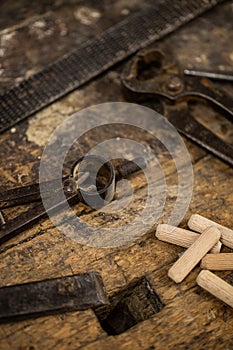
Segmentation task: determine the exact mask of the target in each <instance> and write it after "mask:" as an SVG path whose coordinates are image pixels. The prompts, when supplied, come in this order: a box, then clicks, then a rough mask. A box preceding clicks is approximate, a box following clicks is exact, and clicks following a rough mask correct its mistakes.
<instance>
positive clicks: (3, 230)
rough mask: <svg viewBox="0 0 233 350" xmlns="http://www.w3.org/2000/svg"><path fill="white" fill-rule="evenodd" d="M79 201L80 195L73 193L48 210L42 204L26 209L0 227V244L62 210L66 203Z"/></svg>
mask: <svg viewBox="0 0 233 350" xmlns="http://www.w3.org/2000/svg"><path fill="white" fill-rule="evenodd" d="M80 200H81V198H80V194H79V193H75V194H71V195H70V196H68V197H67V198H66V200H64V201H62V202H59V203H56V204H55V205H51V207H50V208H49V209H46V210H45V208H44V205H43V203H40V204H38V205H36V206H34V207H33V208H30V209H28V210H27V211H26V212H24V213H22V214H20V215H18V216H16V217H15V218H13V219H11V220H9V221H7V222H6V223H5V224H4V225H2V226H0V243H3V242H5V241H8V240H9V239H11V238H12V237H14V236H15V235H17V234H18V233H20V232H22V231H24V230H26V229H28V228H30V227H32V226H33V225H34V224H35V223H36V222H38V220H40V219H42V218H45V217H46V216H47V215H50V214H53V213H56V212H57V211H59V210H62V208H64V205H65V204H66V203H67V201H68V202H69V204H72V203H74V202H77V201H80Z"/></svg>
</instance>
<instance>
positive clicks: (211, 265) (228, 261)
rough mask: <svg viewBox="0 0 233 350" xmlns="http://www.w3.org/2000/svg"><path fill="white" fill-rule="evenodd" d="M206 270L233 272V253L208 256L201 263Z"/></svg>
mask: <svg viewBox="0 0 233 350" xmlns="http://www.w3.org/2000/svg"><path fill="white" fill-rule="evenodd" d="M201 268H202V269H206V270H228V271H229V270H233V253H221V254H218V255H216V254H207V255H206V256H204V258H203V259H202V261H201Z"/></svg>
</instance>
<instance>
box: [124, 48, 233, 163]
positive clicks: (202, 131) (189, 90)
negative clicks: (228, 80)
mask: <svg viewBox="0 0 233 350" xmlns="http://www.w3.org/2000/svg"><path fill="white" fill-rule="evenodd" d="M153 69H154V70H153ZM122 84H123V88H124V91H125V94H126V97H127V98H128V99H130V100H131V101H141V102H145V101H146V100H150V101H152V106H153V101H157V102H158V101H159V102H161V103H162V107H163V112H164V114H165V116H166V117H167V118H168V119H169V121H170V122H171V123H172V124H173V125H174V126H175V127H176V128H177V129H178V131H180V132H181V133H182V134H184V135H185V136H187V137H188V138H190V139H191V140H193V141H195V142H196V143H198V144H199V145H200V146H202V147H204V148H205V149H207V150H208V151H211V152H212V153H213V154H214V155H216V156H218V157H219V158H221V159H222V160H224V161H226V162H227V163H228V164H230V165H231V166H233V147H232V146H231V145H230V144H228V143H226V142H224V141H223V140H222V139H220V138H219V137H217V135H215V134H214V133H213V132H211V131H210V130H209V129H207V128H206V127H204V126H203V125H202V124H201V123H199V122H198V121H197V120H196V119H195V118H194V117H193V116H192V115H191V113H190V110H189V103H190V101H193V100H201V101H204V102H207V103H210V104H211V105H212V106H214V107H216V108H217V109H218V110H219V111H220V112H221V113H222V114H223V116H224V117H226V118H227V119H229V120H230V121H232V122H233V99H232V98H231V97H230V96H227V95H226V93H224V92H223V91H221V90H220V89H218V88H217V87H216V85H215V84H214V83H213V82H212V81H211V80H209V79H206V78H203V77H198V76H195V77H189V76H187V72H186V74H184V72H183V71H182V70H181V69H180V67H179V64H178V63H177V62H176V61H175V60H174V57H173V55H172V54H171V53H166V54H165V53H164V52H163V51H161V50H158V49H153V48H152V49H145V50H142V51H141V52H139V53H138V54H137V55H136V56H135V57H134V58H133V59H132V60H131V61H130V62H129V63H128V65H127V66H126V68H125V69H124V71H123V73H122Z"/></svg>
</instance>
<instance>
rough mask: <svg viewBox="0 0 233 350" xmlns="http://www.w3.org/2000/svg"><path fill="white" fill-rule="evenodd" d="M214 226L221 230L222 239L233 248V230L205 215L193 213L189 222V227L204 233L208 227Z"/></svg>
mask: <svg viewBox="0 0 233 350" xmlns="http://www.w3.org/2000/svg"><path fill="white" fill-rule="evenodd" d="M210 226H214V227H216V228H218V229H219V230H220V232H221V241H222V243H223V244H224V245H226V246H227V247H229V248H231V249H233V230H231V229H229V228H228V227H225V226H223V225H220V224H217V223H216V222H214V221H212V220H209V219H207V218H205V217H204V216H201V215H198V214H193V215H192V216H191V217H190V219H189V222H188V227H189V228H191V230H194V231H197V232H200V233H202V232H203V231H204V230H205V229H206V228H207V227H210Z"/></svg>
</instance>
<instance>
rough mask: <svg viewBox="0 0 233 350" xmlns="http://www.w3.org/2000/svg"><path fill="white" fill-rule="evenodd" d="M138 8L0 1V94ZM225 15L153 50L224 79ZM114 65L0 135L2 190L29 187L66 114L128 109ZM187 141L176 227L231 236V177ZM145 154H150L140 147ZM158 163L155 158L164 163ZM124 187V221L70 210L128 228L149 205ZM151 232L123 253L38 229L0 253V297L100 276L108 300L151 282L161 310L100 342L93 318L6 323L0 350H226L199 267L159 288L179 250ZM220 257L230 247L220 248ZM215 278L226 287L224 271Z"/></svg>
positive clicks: (215, 303) (227, 50) (226, 337)
mask: <svg viewBox="0 0 233 350" xmlns="http://www.w3.org/2000/svg"><path fill="white" fill-rule="evenodd" d="M138 6H140V1H134V0H129V1H127V2H126V1H121V0H119V1H114V2H112V1H108V0H107V1H103V2H100V3H99V2H95V1H91V0H88V1H85V2H84V1H63V0H61V1H49V2H48V1H41V2H38V3H37V4H33V5H32V2H30V1H27V0H20V1H17V2H13V1H9V2H3V3H2V4H0V13H1V18H0V56H1V62H0V92H1V93H2V92H3V91H5V89H7V88H9V87H10V86H12V85H14V84H15V83H17V82H19V81H20V80H21V79H23V78H25V77H28V76H30V75H31V74H33V73H34V72H36V71H39V70H40V69H41V68H43V67H45V66H46V65H47V64H49V63H50V62H53V61H54V60H55V59H56V58H58V57H60V56H61V55H63V54H64V53H66V52H67V51H69V50H71V48H72V47H74V46H77V45H79V44H80V43H82V42H84V41H85V40H86V39H88V38H91V37H92V36H93V34H97V33H100V32H101V31H103V30H104V29H105V28H108V27H109V26H110V25H112V24H114V23H116V22H117V21H119V20H120V19H122V18H124V17H125V16H127V15H128V14H129V13H130V12H132V11H134V10H136V9H137V8H138ZM232 11H233V7H232V3H231V2H229V1H228V2H226V3H225V4H224V5H221V7H220V6H219V7H217V8H216V9H214V10H212V11H210V12H209V13H208V14H205V15H204V16H202V17H201V18H199V19H196V20H194V21H193V22H191V23H189V24H188V25H187V26H185V27H183V28H182V29H180V30H179V31H177V32H176V33H173V34H172V35H170V36H169V37H166V39H164V41H163V43H161V45H164V46H166V45H167V46H168V45H169V46H170V47H171V48H172V49H173V51H174V52H176V54H177V57H178V58H179V60H180V61H181V62H182V64H183V65H187V66H188V65H189V66H190V65H196V66H198V67H203V68H207V69H208V68H210V69H216V68H218V69H222V70H224V69H225V70H232V65H233V51H232V49H233V48H232V42H233V37H232V14H233V13H232ZM123 66H124V65H123V64H122V65H119V66H117V67H115V68H114V69H112V70H111V71H109V72H108V73H106V74H104V75H103V76H101V77H99V78H98V79H95V80H94V81H92V82H91V83H89V84H87V85H85V86H84V87H83V88H81V89H78V90H76V91H74V92H72V93H70V94H69V95H67V96H66V97H64V98H62V99H61V100H59V101H58V102H56V103H53V104H52V105H51V106H49V107H47V108H45V109H44V110H42V111H41V112H39V113H37V114H36V115H34V116H32V117H31V118H30V119H28V120H26V121H24V122H22V123H20V124H19V125H17V126H15V127H14V128H12V129H11V130H9V131H7V132H5V133H4V134H2V135H0V150H1V158H0V181H1V188H2V189H7V188H13V187H16V186H21V185H22V184H23V185H25V184H29V183H31V182H33V181H36V180H38V168H39V164H40V157H41V155H42V152H43V147H44V146H45V145H46V142H47V140H48V138H49V136H50V134H51V133H52V131H53V130H54V129H55V127H56V126H57V125H58V124H59V123H61V122H62V121H63V120H64V119H65V118H66V117H67V116H69V115H71V114H72V113H74V112H76V111H79V110H80V109H82V108H85V107H88V106H91V105H94V104H99V103H103V102H109V101H125V99H124V97H123V95H122V92H121V86H120V72H121V70H122V68H123ZM225 89H227V90H228V92H229V93H232V91H233V90H232V88H231V87H230V86H229V85H225ZM232 96H233V94H232ZM193 113H194V114H195V115H197V116H199V118H200V116H201V117H202V119H203V122H204V123H205V124H206V125H209V126H211V127H212V128H214V130H215V132H216V133H217V134H219V135H221V136H223V137H224V138H225V140H227V141H229V142H232V140H233V130H232V125H231V124H230V123H228V122H227V121H225V120H224V119H222V118H221V117H220V116H219V115H218V114H217V112H213V111H212V110H211V109H210V108H209V107H207V106H205V105H199V106H196V107H195V108H193ZM113 133H115V134H114V136H115V137H117V136H119V135H120V136H121V137H122V136H124V137H127V136H128V130H123V131H122V130H120V129H117V128H116V129H115V130H114V131H113ZM102 136H103V135H102ZM106 136H107V135H106ZM184 140H185V143H186V145H187V148H188V150H189V152H190V155H191V159H192V162H193V170H194V191H193V197H192V201H191V204H190V207H189V210H188V212H187V213H186V216H185V218H184V219H183V221H182V223H181V226H182V227H186V223H187V220H188V218H189V217H190V215H191V214H192V213H198V214H201V215H203V216H206V217H208V218H210V219H212V220H214V221H217V222H218V223H220V224H222V225H225V226H228V227H231V228H232V227H233V215H232V214H233V209H232V200H233V193H232V188H233V180H232V175H233V171H232V169H231V168H230V167H229V166H228V165H227V164H225V163H223V162H222V161H220V160H219V159H217V158H215V157H213V156H212V155H210V154H208V153H207V152H206V151H204V150H203V149H201V148H200V147H198V146H196V145H194V144H193V143H191V142H190V141H187V140H186V139H184ZM94 141H95V140H93V138H87V139H85V140H83V143H81V146H80V152H85V149H86V148H88V147H91V146H92V145H93V142H94ZM145 144H146V145H147V146H148V147H150V146H151V148H152V149H153V147H152V146H153V145H150V144H149V141H148V140H147V141H146V142H145ZM155 146H156V145H154V147H155ZM162 158H163V155H161V158H160V159H161V161H163V159H162ZM166 164H167V165H166ZM163 167H164V172H165V174H166V179H167V182H168V186H170V187H169V191H168V197H167V202H166V206H165V209H164V213H163V216H162V217H161V219H160V220H159V222H166V220H167V218H168V217H169V213H170V211H171V208H172V205H173V204H174V193H176V191H175V188H176V174H175V172H174V167H172V166H171V164H170V162H169V160H167V159H165V160H164V163H163ZM131 180H132V183H133V187H134V189H135V193H136V199H135V202H134V203H133V204H132V207H131V210H125V213H124V215H123V217H119V216H118V215H115V216H114V215H110V214H105V215H103V213H96V212H93V211H91V212H90V211H89V210H88V208H87V207H86V206H85V205H82V207H81V209H80V207H79V208H78V209H77V210H78V211H79V213H80V215H82V216H83V217H84V218H85V220H86V221H87V222H88V221H89V222H91V223H93V222H96V224H99V225H102V226H103V227H104V226H105V225H106V226H107V227H111V225H112V227H114V226H116V225H118V224H119V223H121V224H122V223H124V222H128V221H130V215H131V214H132V213H133V212H134V213H137V211H138V210H140V209H141V206H142V204H143V203H142V202H143V200H142V199H143V198H144V197H145V196H146V182H145V178H144V177H143V176H142V175H138V176H136V175H135V176H132V179H131ZM20 210H22V208H18V209H13V210H9V209H7V210H6V211H5V215H6V218H7V219H10V218H11V217H12V216H14V215H16V214H17V213H18V212H19V211H20ZM155 230H156V225H155V226H154V227H153V229H152V230H150V232H148V233H146V234H145V235H144V236H142V237H141V238H140V239H138V240H137V241H135V242H131V243H130V244H128V245H125V246H123V247H117V248H108V249H104V248H102V249H101V248H99V249H97V248H91V247H87V246H82V245H80V244H78V243H77V242H76V241H74V240H71V239H69V238H67V237H65V236H64V235H63V234H62V233H61V232H60V231H59V230H58V229H57V228H56V227H54V226H53V224H52V223H51V221H50V220H49V219H46V220H44V221H41V222H40V223H38V224H37V225H35V226H34V227H33V228H32V229H28V230H27V231H25V232H23V233H21V234H20V235H18V236H16V237H15V238H13V239H12V240H10V241H8V242H6V243H4V244H3V245H1V247H0V258H1V259H0V287H2V286H7V285H12V284H16V283H23V282H30V281H36V280H42V279H48V278H53V277H59V276H65V275H70V274H73V273H83V272H87V271H93V270H94V271H98V272H100V273H101V275H102V277H103V280H104V283H105V286H106V291H107V294H108V295H109V296H110V301H111V302H113V303H114V302H115V301H114V300H115V299H114V298H116V299H117V298H119V295H124V293H125V291H127V289H128V290H129V291H130V290H133V288H135V285H136V286H139V287H137V288H139V289H140V285H142V289H143V288H146V287H145V286H146V283H149V285H150V288H153V290H154V292H155V293H156V294H157V295H158V297H159V299H160V300H161V302H162V304H163V307H162V310H161V311H159V312H158V313H153V312H152V314H150V311H148V315H145V316H144V320H143V321H141V322H138V323H137V324H136V325H134V326H133V327H131V328H129V329H127V330H125V331H123V332H121V334H119V335H111V334H108V333H107V332H106V331H105V330H104V329H103V328H102V327H101V323H100V319H101V317H102V316H101V311H96V313H95V312H94V311H93V310H87V311H78V312H69V313H63V314H56V315H52V316H43V317H40V318H31V319H27V320H23V321H19V322H12V323H5V324H2V325H1V327H0V349H1V350H8V349H14V350H16V349H18V350H40V349H48V350H49V349H51V350H52V349H57V350H60V349H67V350H71V349H85V350H91V349H95V350H96V349H97V350H101V349H106V350H107V349H112V350H113V349H122V350H123V349H127V350H128V349H130V350H131V349H135V350H136V349H143V350H153V349H211V350H212V349H224V350H226V349H229V350H230V349H233V336H232V334H233V310H232V309H231V308H230V307H228V306H226V305H224V304H223V303H222V302H220V301H219V300H217V299H215V298H214V297H213V296H211V295H210V294H208V293H207V292H204V291H203V290H201V288H199V287H198V286H197V285H196V283H195V279H196V277H197V274H198V272H199V271H200V268H199V267H197V268H195V269H194V271H192V273H191V274H190V275H189V276H188V277H187V278H186V279H185V281H184V282H182V283H181V284H175V283H174V282H173V281H172V280H170V279H169V278H168V276H167V271H168V269H169V268H170V267H171V265H172V263H173V262H174V261H175V260H176V259H177V258H178V254H179V253H181V252H182V251H183V249H182V248H179V247H176V246H172V245H170V244H166V243H163V242H160V241H158V240H157V239H156V238H155V235H154V233H155ZM224 251H225V252H229V251H230V249H227V248H224ZM218 275H219V276H222V277H223V278H224V279H225V280H227V281H228V282H229V283H231V284H232V285H233V274H232V273H229V272H224V273H218ZM145 281H146V282H145ZM129 294H130V293H129ZM136 299H137V298H134V300H133V298H132V307H134V308H137V302H135V300H136ZM149 309H150V308H149V307H148V310H149ZM96 314H97V315H98V317H99V318H98V317H97V316H96ZM119 321H120V317H119V318H118V319H117V318H116V319H115V320H112V322H113V323H114V322H119ZM115 326H116V328H117V327H118V326H117V325H115ZM126 328H127V327H126ZM110 333H111V332H110ZM119 333H120V332H119Z"/></svg>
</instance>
